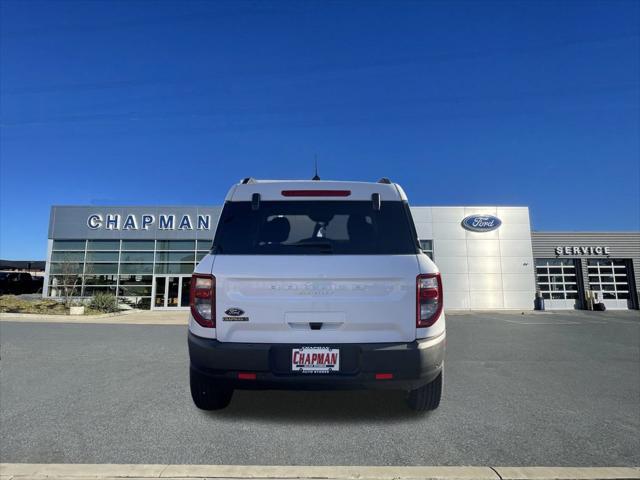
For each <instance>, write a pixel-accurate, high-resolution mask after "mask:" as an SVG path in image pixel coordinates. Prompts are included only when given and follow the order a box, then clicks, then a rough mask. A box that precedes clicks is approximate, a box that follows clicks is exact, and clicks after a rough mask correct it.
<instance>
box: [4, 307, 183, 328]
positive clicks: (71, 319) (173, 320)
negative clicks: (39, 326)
mask: <svg viewBox="0 0 640 480" xmlns="http://www.w3.org/2000/svg"><path fill="white" fill-rule="evenodd" d="M188 319H189V312H188V311H185V310H180V311H159V310H124V311H122V312H118V313H107V314H103V315H42V314H37V313H0V321H2V322H37V323H41V322H45V323H87V324H89V323H100V324H107V325H187V323H188Z"/></svg>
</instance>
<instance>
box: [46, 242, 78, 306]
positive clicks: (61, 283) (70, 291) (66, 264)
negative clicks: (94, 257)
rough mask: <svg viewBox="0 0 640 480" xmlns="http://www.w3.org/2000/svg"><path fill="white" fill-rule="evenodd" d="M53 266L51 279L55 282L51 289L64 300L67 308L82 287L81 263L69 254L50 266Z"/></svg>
mask: <svg viewBox="0 0 640 480" xmlns="http://www.w3.org/2000/svg"><path fill="white" fill-rule="evenodd" d="M53 265H55V267H54V272H53V274H52V275H53V277H54V281H57V283H56V284H55V285H53V284H52V287H54V288H57V289H58V290H59V291H60V292H61V293H62V295H60V296H61V297H62V298H64V305H65V307H67V308H69V307H70V306H71V302H72V301H73V297H75V296H76V295H77V294H78V293H79V291H78V290H79V288H80V287H81V286H82V262H78V261H77V260H74V259H73V258H72V257H71V255H70V254H64V255H63V257H62V260H59V261H57V262H56V263H54V264H52V267H53Z"/></svg>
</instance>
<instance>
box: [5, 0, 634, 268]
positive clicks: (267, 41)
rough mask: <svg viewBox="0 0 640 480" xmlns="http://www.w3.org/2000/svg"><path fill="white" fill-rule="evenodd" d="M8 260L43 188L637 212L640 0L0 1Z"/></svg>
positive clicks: (170, 198) (61, 199)
mask: <svg viewBox="0 0 640 480" xmlns="http://www.w3.org/2000/svg"><path fill="white" fill-rule="evenodd" d="M0 9H1V10H0V22H1V24H0V27H1V28H0V55H1V56H0V60H1V64H0V67H1V69H0V95H1V98H0V100H1V103H0V121H1V124H0V162H1V163H0V257H1V258H14V259H17V258H25V259H27V258H28V259H42V258H44V257H45V253H46V236H47V225H48V217H49V208H50V206H51V205H52V204H95V205H100V204H141V205H143V204H151V205H156V204H176V205H179V204H185V205H187V204H219V203H220V202H221V201H222V199H223V198H224V195H225V193H226V191H227V190H228V188H229V186H230V185H231V184H232V183H233V182H235V181H237V180H238V179H239V178H242V177H245V176H254V177H262V178H310V177H311V176H312V173H313V172H312V169H313V167H312V166H313V158H314V155H317V156H318V160H319V165H320V173H321V176H322V177H323V178H325V179H355V180H376V179H378V178H379V177H382V176H388V177H390V178H392V179H393V180H394V181H397V182H399V183H400V184H402V185H403V187H404V188H405V190H406V191H407V194H408V195H409V199H410V202H411V203H412V204H414V205H474V204H490V205H493V204H498V205H528V206H530V207H531V216H532V222H533V227H534V228H535V229H538V230H637V229H639V228H640V190H639V189H640V169H639V168H640V167H639V164H640V145H639V143H640V142H639V131H640V109H639V106H640V90H639V80H640V67H639V64H640V60H639V59H640V21H639V20H640V2H637V1H629V2H625V1H622V0H616V1H602V2H592V1H564V2H551V1H535V2H517V1H510V2H507V1H500V2H482V1H470V2H365V1H355V0H354V1H341V2H328V1H325V2H313V1H303V2H294V1H291V2H246V1H245V2H213V1H211V2H196V1H186V2H158V1H154V2H148V1H142V2H135V1H127V2H100V1H84V2H64V1H57V2H51V1H45V2H38V1H29V2H23V1H20V2H17V1H9V0H2V2H1V3H0Z"/></svg>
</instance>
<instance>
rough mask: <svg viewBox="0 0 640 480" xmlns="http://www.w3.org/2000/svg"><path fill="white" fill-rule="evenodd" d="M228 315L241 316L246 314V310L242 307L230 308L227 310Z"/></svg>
mask: <svg viewBox="0 0 640 480" xmlns="http://www.w3.org/2000/svg"><path fill="white" fill-rule="evenodd" d="M224 313H226V314H227V315H229V316H230V317H239V316H241V315H242V314H244V310H242V309H240V308H234V307H231V308H228V309H226V310H225V312H224Z"/></svg>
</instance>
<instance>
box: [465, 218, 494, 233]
mask: <svg viewBox="0 0 640 480" xmlns="http://www.w3.org/2000/svg"><path fill="white" fill-rule="evenodd" d="M500 225H502V221H501V220H500V219H499V218H498V217H494V216H493V215H469V216H468V217H465V218H464V219H463V220H462V227H463V228H465V229H467V230H471V231H472V232H490V231H491V230H495V229H496V228H498V227H499V226H500Z"/></svg>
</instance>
